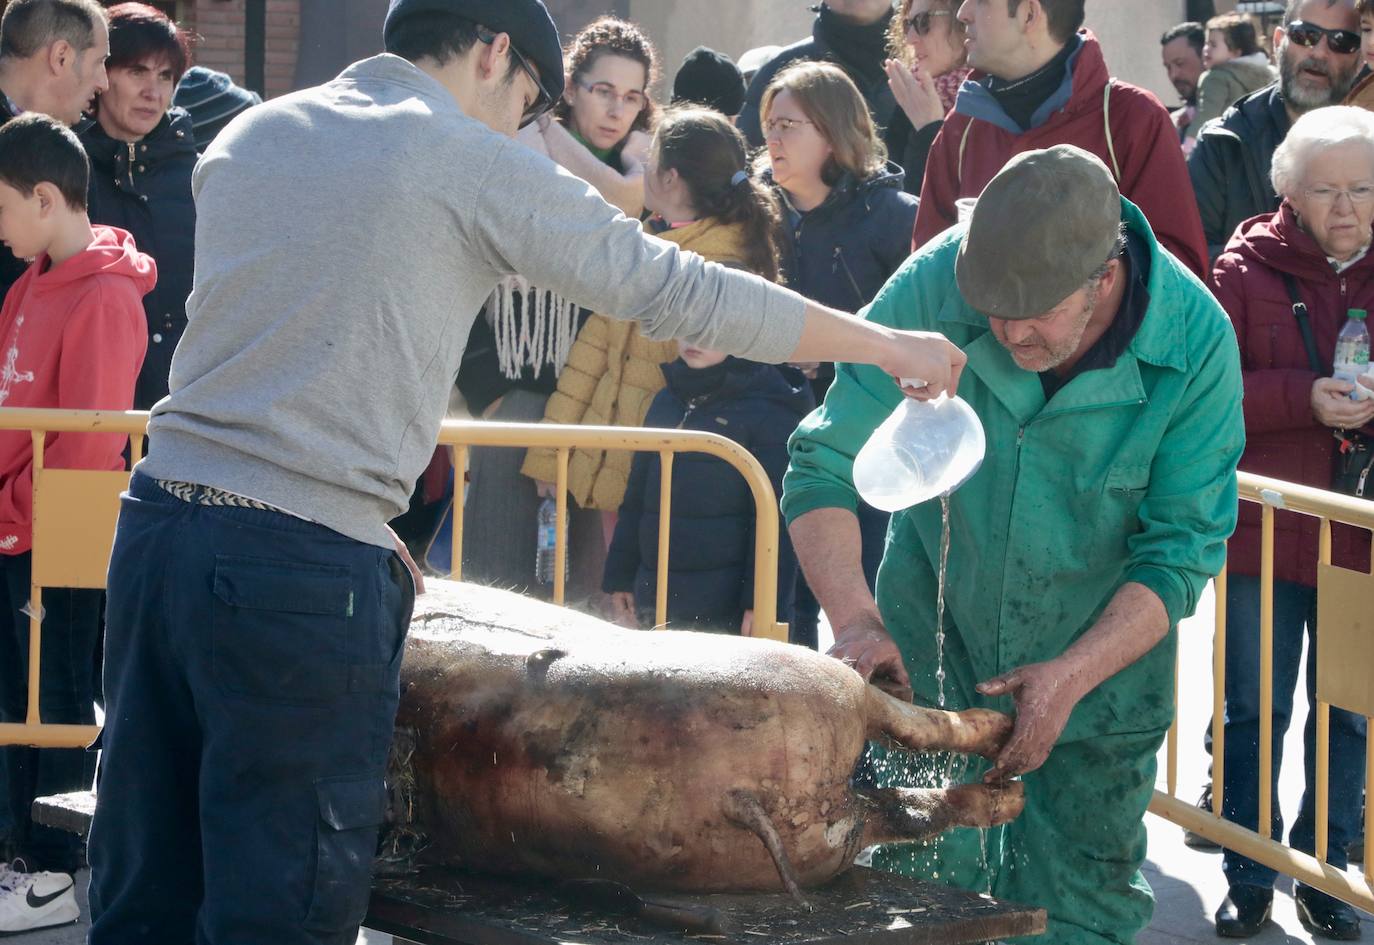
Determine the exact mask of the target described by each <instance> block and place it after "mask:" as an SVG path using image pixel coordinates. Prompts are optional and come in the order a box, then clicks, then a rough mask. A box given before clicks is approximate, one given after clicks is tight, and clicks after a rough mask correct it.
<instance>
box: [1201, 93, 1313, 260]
mask: <svg viewBox="0 0 1374 945" xmlns="http://www.w3.org/2000/svg"><path fill="white" fill-rule="evenodd" d="M1290 124H1291V123H1290V122H1289V120H1288V110H1287V109H1286V108H1284V104H1283V96H1282V95H1281V94H1280V93H1279V86H1278V83H1277V82H1276V83H1274V84H1273V85H1269V86H1265V87H1264V88H1262V89H1260V90H1259V91H1258V92H1254V93H1252V94H1250V95H1247V96H1245V98H1243V99H1241V100H1240V101H1238V102H1236V103H1235V104H1234V105H1232V106H1231V107H1230V108H1228V109H1227V110H1226V111H1225V112H1224V113H1223V114H1222V116H1221V117H1220V118H1215V119H1213V120H1212V121H1209V122H1207V124H1205V125H1203V126H1202V130H1201V131H1199V132H1198V136H1197V146H1196V147H1195V148H1193V153H1192V154H1191V155H1189V157H1188V176H1189V177H1191V178H1192V179H1193V193H1194V194H1195V195H1196V196H1197V206H1198V210H1200V211H1201V212H1202V230H1203V232H1204V233H1205V234H1206V236H1207V257H1208V259H1209V261H1212V262H1215V261H1216V258H1217V257H1218V256H1220V255H1221V252H1222V250H1224V249H1225V248H1226V244H1227V242H1229V241H1230V239H1231V236H1232V234H1234V233H1235V232H1236V227H1238V226H1240V224H1241V223H1242V222H1244V221H1245V220H1248V219H1250V218H1251V217H1255V216H1259V215H1260V214H1262V213H1264V214H1268V213H1273V212H1274V211H1275V210H1277V209H1278V208H1279V197H1278V194H1276V193H1274V186H1273V184H1271V183H1270V182H1269V169H1270V165H1271V164H1272V163H1273V161H1274V151H1275V150H1276V149H1277V148H1278V146H1279V144H1280V142H1282V141H1283V139H1284V138H1285V137H1287V135H1288V128H1289V125H1290Z"/></svg>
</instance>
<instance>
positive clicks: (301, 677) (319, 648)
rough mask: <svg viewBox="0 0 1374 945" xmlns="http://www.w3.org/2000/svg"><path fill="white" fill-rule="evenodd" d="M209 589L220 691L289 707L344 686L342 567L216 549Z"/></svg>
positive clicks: (323, 701)
mask: <svg viewBox="0 0 1374 945" xmlns="http://www.w3.org/2000/svg"><path fill="white" fill-rule="evenodd" d="M214 595H215V596H214V601H213V612H212V614H211V636H212V649H213V660H214V674H215V679H216V681H217V682H218V683H219V684H220V685H221V686H223V687H224V688H225V689H226V690H227V691H229V692H231V693H235V694H237V695H241V696H245V697H247V698H250V699H254V700H257V701H262V702H280V703H285V704H291V705H327V704H329V703H330V702H332V701H334V700H336V699H338V698H339V697H341V696H343V695H344V694H345V693H346V692H347V691H348V664H347V655H348V654H347V642H348V623H349V620H348V618H349V617H350V616H351V615H352V610H353V589H352V582H351V580H350V576H349V569H348V568H346V567H337V566H332V565H315V564H305V563H302V562H299V561H272V560H268V559H265V558H249V557H243V556H239V555H217V556H216V557H215V580H214Z"/></svg>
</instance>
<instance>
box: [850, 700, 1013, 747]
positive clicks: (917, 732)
mask: <svg viewBox="0 0 1374 945" xmlns="http://www.w3.org/2000/svg"><path fill="white" fill-rule="evenodd" d="M864 710H865V721H866V724H867V732H868V737H869V738H870V739H873V740H874V741H886V742H895V743H897V744H898V745H901V746H902V747H903V748H909V749H911V750H912V751H953V752H958V753H959V754H965V755H982V756H983V757H984V758H994V757H996V755H997V753H998V752H999V751H1001V750H1002V745H1003V744H1005V743H1006V740H1007V739H1008V738H1009V737H1010V736H1011V728H1012V721H1011V717H1010V716H1008V715H1004V714H1003V713H1001V712H994V711H993V710H991V709H965V710H964V711H962V712H945V711H943V710H941V709H928V708H925V707H924V706H918V705H912V704H911V703H909V702H902V701H901V700H899V699H894V698H893V697H892V696H889V695H888V694H887V693H885V692H883V691H882V690H881V689H879V688H878V687H877V686H873V685H870V686H868V687H867V689H866V698H865V700H864Z"/></svg>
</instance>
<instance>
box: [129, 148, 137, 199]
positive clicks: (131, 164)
mask: <svg viewBox="0 0 1374 945" xmlns="http://www.w3.org/2000/svg"><path fill="white" fill-rule="evenodd" d="M128 144H129V168H128V171H129V189H130V190H136V189H137V186H138V185H137V184H135V183H134V162H135V161H137V160H138V158H137V157H136V156H135V152H134V143H133V142H132V141H130V142H128Z"/></svg>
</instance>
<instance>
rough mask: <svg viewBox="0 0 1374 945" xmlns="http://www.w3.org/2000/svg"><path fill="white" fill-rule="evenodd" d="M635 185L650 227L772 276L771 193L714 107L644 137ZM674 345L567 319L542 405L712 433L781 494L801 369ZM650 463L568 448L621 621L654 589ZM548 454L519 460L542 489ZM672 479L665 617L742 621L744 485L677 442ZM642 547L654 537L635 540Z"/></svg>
mask: <svg viewBox="0 0 1374 945" xmlns="http://www.w3.org/2000/svg"><path fill="white" fill-rule="evenodd" d="M644 199H645V206H646V207H647V209H648V210H649V211H650V212H651V213H652V216H651V217H650V218H649V219H648V220H647V221H646V223H645V226H646V228H648V229H649V230H650V231H651V232H653V233H656V234H657V235H658V236H659V237H660V238H662V239H664V240H666V241H668V242H671V243H675V244H676V245H677V246H678V247H679V248H681V249H683V250H690V251H692V252H696V253H699V254H700V255H702V256H704V257H706V258H707V259H710V260H712V261H714V262H719V263H722V264H724V265H727V266H732V267H734V268H739V269H747V270H749V271H751V272H754V273H757V274H758V275H760V276H762V277H764V278H766V279H770V280H774V281H776V280H777V278H778V274H779V265H778V257H779V250H780V246H781V239H782V234H781V232H780V229H779V227H780V220H781V217H780V211H779V206H778V203H777V198H776V197H775V196H774V194H773V192H772V188H770V187H768V186H767V185H765V184H762V183H760V182H759V181H757V180H756V179H754V178H753V177H752V176H751V175H750V173H749V155H748V150H747V147H746V145H745V142H744V138H743V136H742V135H741V134H740V133H739V131H738V130H736V129H735V127H734V125H733V124H731V122H730V120H729V119H727V118H726V117H725V116H723V115H721V114H719V113H718V112H714V111H711V110H710V109H705V108H700V107H694V106H689V107H677V108H670V109H668V110H667V112H666V113H665V114H664V115H663V117H662V118H661V119H660V121H659V124H658V128H657V130H656V132H655V134H654V138H653V143H652V145H651V147H650V150H649V158H648V162H647V164H646V166H645V175H644ZM678 354H679V351H678V345H677V343H676V342H674V341H653V340H651V339H648V338H645V337H644V336H642V335H640V334H639V332H638V330H637V328H636V327H635V326H634V324H633V323H631V322H625V321H620V320H618V319H614V318H611V317H608V316H605V315H593V316H592V318H591V319H590V320H589V321H588V323H587V325H586V326H585V327H584V328H583V329H582V331H581V332H580V333H579V334H578V338H577V342H576V343H575V344H574V346H573V350H572V353H571V355H570V356H569V358H568V365H567V367H566V368H564V370H563V374H562V376H561V377H560V378H559V383H558V391H557V393H555V394H554V395H553V397H552V398H550V400H549V407H548V410H547V411H546V412H545V415H544V419H545V421H546V422H551V423H580V424H588V425H616V426H641V425H646V426H658V427H679V426H680V427H683V428H686V429H709V430H712V431H714V432H718V433H722V434H724V435H725V436H728V437H730V438H732V439H735V440H737V441H739V442H741V443H742V444H743V445H745V446H746V447H748V448H749V449H750V450H751V451H753V452H754V453H755V455H756V456H757V457H758V458H759V460H760V462H762V463H763V465H764V467H765V469H767V471H768V473H769V476H770V478H771V479H773V481H774V488H775V489H776V490H777V491H778V492H779V493H780V492H781V483H782V474H783V472H784V471H785V470H786V468H787V448H786V444H787V437H788V436H789V435H790V434H791V432H792V430H793V429H794V428H795V427H796V425H797V424H798V423H799V422H800V421H801V418H802V417H804V416H805V415H806V413H807V412H808V411H809V410H810V409H811V407H812V406H813V400H812V397H811V394H810V391H809V389H808V387H807V384H806V383H805V379H804V378H803V377H802V376H801V374H800V372H796V371H793V370H791V369H789V368H777V367H774V366H771V365H763V364H755V363H753V362H747V361H740V360H738V359H735V358H726V357H725V356H723V355H717V354H716V353H714V352H709V351H700V350H693V351H683V352H682V354H683V359H678ZM675 359H676V360H675ZM669 362H671V363H669ZM708 362H709V363H708ZM665 383H666V388H665ZM651 401H652V404H653V406H652V407H651V406H650V403H651ZM632 459H633V464H632V462H631V460H632ZM657 462H658V459H657V456H650V455H648V454H643V455H641V456H639V457H637V458H636V457H633V456H632V454H629V453H623V452H620V453H617V452H603V451H599V450H575V451H573V453H572V455H571V457H570V459H569V464H568V482H569V489H570V492H571V494H572V497H573V500H574V501H575V502H576V503H577V504H578V505H579V506H581V507H582V508H596V509H601V510H602V511H603V513H605V516H604V518H605V522H606V526H607V528H606V534H607V537H608V538H610V536H611V535H612V534H614V541H613V542H612V546H611V551H610V556H609V558H608V560H607V566H606V579H605V582H604V583H603V589H604V590H606V591H607V592H608V593H611V595H612V597H611V601H612V605H613V607H614V616H616V617H617V618H618V619H619V620H620V621H621V622H623V623H626V624H629V625H637V624H638V623H639V622H640V621H639V616H640V615H639V614H638V613H637V612H636V611H637V610H638V609H639V608H638V607H637V606H636V604H635V603H634V601H635V599H638V600H640V601H641V602H642V601H643V600H645V599H646V598H644V596H643V590H642V589H643V588H644V587H647V589H648V590H647V600H648V601H652V600H653V587H654V584H653V581H654V580H655V573H654V567H655V562H656V558H657V552H656V549H657V541H658V538H657V527H658V512H657V508H658V505H657V489H658V472H657V470H658V466H657ZM554 468H555V457H554V454H553V453H552V452H551V451H547V450H530V451H529V453H528V454H527V456H526V459H525V466H524V470H523V471H524V473H525V474H526V475H527V476H530V477H532V478H534V479H536V480H538V481H540V482H541V483H542V485H541V486H540V488H541V490H542V491H549V490H550V489H551V488H552V487H551V486H550V485H549V483H550V482H551V481H552V480H553V479H554ZM673 481H674V491H675V494H674V496H673V522H672V531H671V541H672V549H673V550H672V552H671V554H672V558H671V560H672V562H673V572H672V574H671V575H670V580H669V619H670V621H672V622H673V623H674V624H675V625H679V626H684V627H686V626H695V627H710V628H711V629H728V630H731V631H733V632H738V631H739V630H740V629H741V627H742V626H743V625H744V622H745V620H746V612H751V611H752V600H751V598H750V594H752V591H753V578H752V575H753V521H754V511H753V499H752V497H751V495H750V492H749V489H748V487H747V486H746V485H745V483H744V480H743V479H742V478H741V477H740V476H739V474H738V473H736V472H735V471H734V470H733V469H731V468H730V467H728V466H727V465H725V464H724V463H722V462H720V461H719V460H715V459H710V458H708V457H703V456H700V455H698V454H686V455H684V456H682V457H679V459H678V462H677V467H676V472H675V474H674V477H673ZM633 483H638V485H634V484H633ZM627 487H628V489H627ZM622 503H623V505H622ZM617 510H620V515H621V521H620V522H618V523H617V522H616V511H617ZM650 533H652V534H650ZM645 541H649V542H650V544H649V545H645V544H644V542H645ZM649 547H651V548H653V549H655V550H654V551H653V552H651V553H649V554H648V555H647V556H645V555H642V554H641V553H640V550H641V549H642V548H649ZM785 558H786V559H787V563H785V564H784V565H783V566H782V568H781V571H782V573H780V575H779V592H780V593H779V600H780V603H783V604H784V605H790V601H791V587H792V577H793V575H795V570H796V565H795V562H794V561H793V560H792V559H791V556H790V551H789V553H788V554H787V555H785ZM789 609H790V607H789V606H784V607H783V608H782V609H781V611H780V612H781V613H783V614H785V613H786V612H787V611H788V610H789Z"/></svg>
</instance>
